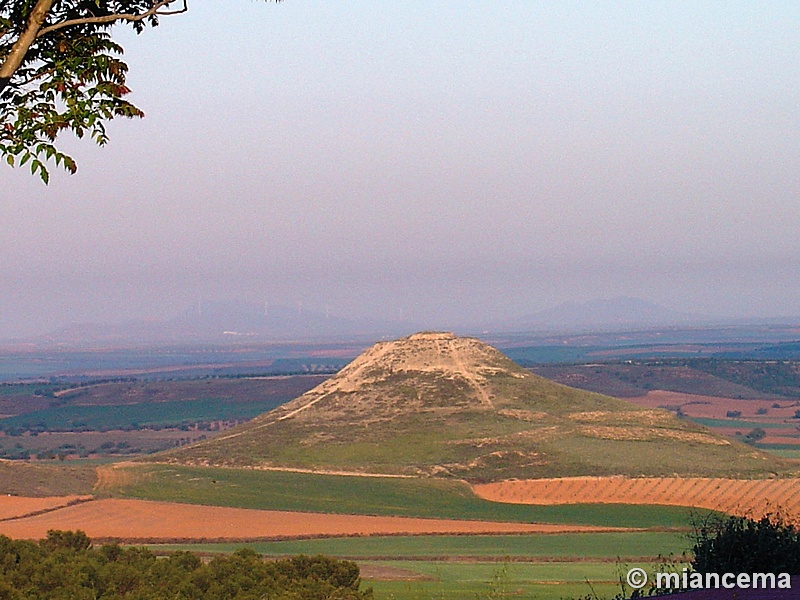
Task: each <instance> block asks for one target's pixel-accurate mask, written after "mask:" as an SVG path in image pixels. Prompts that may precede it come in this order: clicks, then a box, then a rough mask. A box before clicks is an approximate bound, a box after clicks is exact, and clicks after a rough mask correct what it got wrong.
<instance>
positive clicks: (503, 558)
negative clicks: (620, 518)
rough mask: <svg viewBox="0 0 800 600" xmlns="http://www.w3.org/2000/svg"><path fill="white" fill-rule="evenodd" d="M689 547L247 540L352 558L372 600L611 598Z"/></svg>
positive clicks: (596, 541)
mask: <svg viewBox="0 0 800 600" xmlns="http://www.w3.org/2000/svg"><path fill="white" fill-rule="evenodd" d="M690 545H691V544H690V542H689V540H688V538H687V537H686V534H684V533H678V532H652V531H646V532H625V533H599V534H597V533H592V534H550V535H536V534H534V535H500V536H497V535H490V536H473V535H463V536H390V537H374V538H336V539H320V540H299V541H285V542H258V543H252V544H246V545H245V546H246V547H248V548H251V549H253V550H254V551H256V552H259V553H260V554H263V555H266V556H272V557H277V556H283V555H292V554H307V555H315V554H325V555H329V556H335V557H339V558H348V559H351V560H356V561H357V562H358V563H359V566H360V567H361V569H362V573H363V577H364V585H365V586H372V587H373V588H374V589H375V591H376V598H378V599H383V600H388V599H391V598H394V599H397V600H416V599H423V598H424V599H430V598H437V599H439V598H452V599H459V600H460V599H462V598H491V597H500V593H502V592H505V593H507V594H508V596H510V597H517V596H521V597H525V598H537V599H553V600H555V599H559V600H560V599H562V598H577V597H585V596H586V595H587V594H590V593H592V590H594V592H596V593H597V594H598V595H599V597H601V598H602V597H611V596H613V595H614V594H615V593H617V592H619V591H620V587H619V583H618V577H619V572H620V571H621V570H624V571H627V569H628V568H630V567H632V566H643V567H644V568H646V569H648V570H655V566H656V564H657V563H658V562H661V561H662V560H663V559H662V558H661V557H668V556H669V555H672V556H674V557H676V558H680V555H681V554H682V553H683V552H684V551H685V550H686V549H687V548H688V547H689V546H690ZM240 547H242V545H241V544H192V545H158V546H152V548H153V549H154V550H157V551H175V550H192V551H197V552H203V553H218V552H223V553H228V552H233V551H234V550H236V549H238V548H240ZM658 555H660V557H659V556H658ZM651 561H653V562H651ZM646 563H649V564H646ZM587 582H591V583H587ZM492 594H495V595H494V596H492Z"/></svg>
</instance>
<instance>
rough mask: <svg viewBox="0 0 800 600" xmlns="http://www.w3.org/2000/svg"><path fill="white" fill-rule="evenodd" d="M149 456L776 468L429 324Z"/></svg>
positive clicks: (589, 470) (743, 473)
mask: <svg viewBox="0 0 800 600" xmlns="http://www.w3.org/2000/svg"><path fill="white" fill-rule="evenodd" d="M153 460H158V461H168V462H173V463H182V464H193V465H216V466H228V467H249V468H262V469H263V468H266V469H270V468H273V469H274V468H277V469H298V470H310V471H319V472H345V473H353V474H356V473H358V474H386V475H395V476H404V475H405V476H440V477H458V478H464V479H468V480H471V481H497V480H502V479H509V478H521V479H525V478H536V477H563V476H577V475H631V476H673V475H680V476H700V477H703V476H736V477H764V476H769V475H771V474H774V473H779V472H782V471H784V470H785V466H784V465H783V463H782V462H781V461H779V460H778V459H775V458H773V457H771V456H769V455H766V454H765V453H762V452H760V451H758V450H755V449H754V448H752V447H750V446H747V445H744V444H741V443H738V442H735V441H732V440H728V439H726V438H723V437H720V436H718V435H715V434H713V433H711V432H710V431H708V430H707V429H705V428H704V427H701V426H699V425H696V424H693V423H691V422H689V421H685V420H680V419H678V418H676V417H675V416H674V415H672V414H671V413H669V412H666V411H663V410H658V409H647V408H642V407H638V406H635V405H633V404H631V403H628V402H625V401H623V400H619V399H616V398H611V397H608V396H603V395H600V394H594V393H591V392H586V391H583V390H577V389H573V388H569V387H566V386H563V385H559V384H556V383H554V382H551V381H548V380H546V379H543V378H541V377H538V376H536V375H533V374H532V373H530V372H529V371H527V370H525V369H523V368H522V367H520V366H519V365H517V364H516V363H514V362H513V361H511V360H510V359H508V358H507V357H506V356H504V355H503V354H502V353H500V352H499V351H498V350H496V349H494V348H492V347H490V346H488V345H486V344H484V343H482V342H481V341H480V340H477V339H474V338H463V337H456V336H455V335H453V334H451V333H440V332H423V333H417V334H415V335H412V336H409V337H406V338H403V339H400V340H396V341H391V342H381V343H378V344H376V345H374V346H373V347H372V348H370V349H368V350H367V351H365V352H364V353H363V354H361V355H360V356H359V357H358V358H356V359H355V360H354V361H353V362H352V363H350V364H349V365H348V366H347V367H345V368H344V369H342V370H341V371H340V372H339V373H338V374H337V375H336V376H334V377H332V378H331V379H329V380H327V381H325V382H324V383H322V384H320V385H319V386H317V387H316V388H314V389H312V390H310V391H308V392H306V393H305V394H303V395H302V396H300V397H298V398H296V399H295V400H293V401H291V402H289V403H287V404H285V405H283V406H281V407H279V408H276V409H275V410H272V411H270V412H268V413H265V414H263V415H261V416H259V417H256V418H255V419H253V420H252V421H250V422H248V423H246V424H244V425H242V426H240V427H237V428H235V429H232V430H230V431H229V432H226V433H225V434H223V435H221V436H219V437H216V438H214V439H212V440H207V441H205V442H202V443H200V444H197V445H194V446H187V447H183V448H180V449H176V450H172V451H169V452H167V453H162V454H160V455H156V456H155V457H153Z"/></svg>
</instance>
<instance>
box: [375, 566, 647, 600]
mask: <svg viewBox="0 0 800 600" xmlns="http://www.w3.org/2000/svg"><path fill="white" fill-rule="evenodd" d="M359 564H360V565H361V567H362V569H363V568H365V567H367V566H368V565H369V566H372V564H374V563H372V564H371V563H365V562H361V563H359ZM374 566H375V567H379V566H383V567H389V568H392V569H397V570H402V571H405V572H407V573H409V576H411V575H413V574H416V575H417V576H418V579H415V580H407V581H386V580H381V579H373V578H370V577H366V578H365V579H364V583H363V584H362V585H363V586H365V587H369V586H371V587H372V588H373V589H374V590H375V597H376V598H377V599H378V600H419V599H436V600H464V599H467V598H474V599H477V600H482V599H484V598H486V599H488V598H504V597H510V598H515V597H521V598H536V599H537V600H563V599H564V598H579V597H586V596H591V597H592V598H595V597H599V598H610V597H611V596H613V595H614V594H616V593H619V592H620V591H621V588H620V583H619V580H620V576H622V577H624V576H625V573H626V572H627V571H628V569H629V568H631V567H642V568H645V569H652V567H653V565H651V564H645V563H630V564H623V563H615V562H562V563H559V562H551V563H543V564H531V563H519V562H507V563H500V564H498V563H496V562H495V563H482V562H469V563H463V562H417V561H387V562H381V563H377V564H375V565H374ZM373 568H374V567H373ZM627 591H628V592H630V589H628V590H627ZM626 597H627V596H626Z"/></svg>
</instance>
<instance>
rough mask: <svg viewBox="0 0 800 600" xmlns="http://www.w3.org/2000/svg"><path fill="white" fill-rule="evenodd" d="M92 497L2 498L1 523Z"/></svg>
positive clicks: (0, 502) (0, 505) (0, 507)
mask: <svg viewBox="0 0 800 600" xmlns="http://www.w3.org/2000/svg"><path fill="white" fill-rule="evenodd" d="M90 498H91V496H50V497H48V498H21V497H19V496H10V495H9V496H0V521H5V520H8V519H15V518H19V517H24V516H25V515H32V514H38V513H42V512H46V511H51V510H56V509H59V508H63V507H65V506H69V505H71V504H75V503H77V502H81V501H87V500H89V499H90Z"/></svg>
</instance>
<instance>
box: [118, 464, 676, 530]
mask: <svg viewBox="0 0 800 600" xmlns="http://www.w3.org/2000/svg"><path fill="white" fill-rule="evenodd" d="M122 469H124V472H125V473H126V474H128V475H129V476H128V477H124V478H119V479H120V480H121V481H125V483H124V484H123V485H120V486H119V487H113V488H110V489H108V490H106V493H108V494H111V495H113V496H116V497H124V498H140V499H145V500H162V501H168V502H185V503H189V504H208V505H214V506H231V507H237V508H257V509H270V510H297V511H308V512H323V513H339V514H364V515H392V516H409V517H427V518H443V519H475V520H486V521H511V522H541V523H574V524H581V525H600V526H609V527H637V528H638V527H642V528H645V527H659V528H684V527H686V526H687V524H688V523H689V520H690V515H691V510H690V509H688V508H681V507H663V506H645V505H636V506H632V505H622V504H575V505H556V506H532V505H518V504H501V503H497V502H489V501H486V500H482V499H480V498H478V497H477V496H475V495H474V494H473V492H472V490H471V489H470V487H469V486H468V485H466V484H465V483H463V482H459V481H450V480H443V479H434V478H429V479H416V478H414V479H410V478H409V479H406V478H388V477H350V476H341V475H319V474H311V473H294V472H284V471H256V470H247V469H224V468H209V467H183V466H172V465H146V464H142V465H132V466H127V467H123V468H122Z"/></svg>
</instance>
